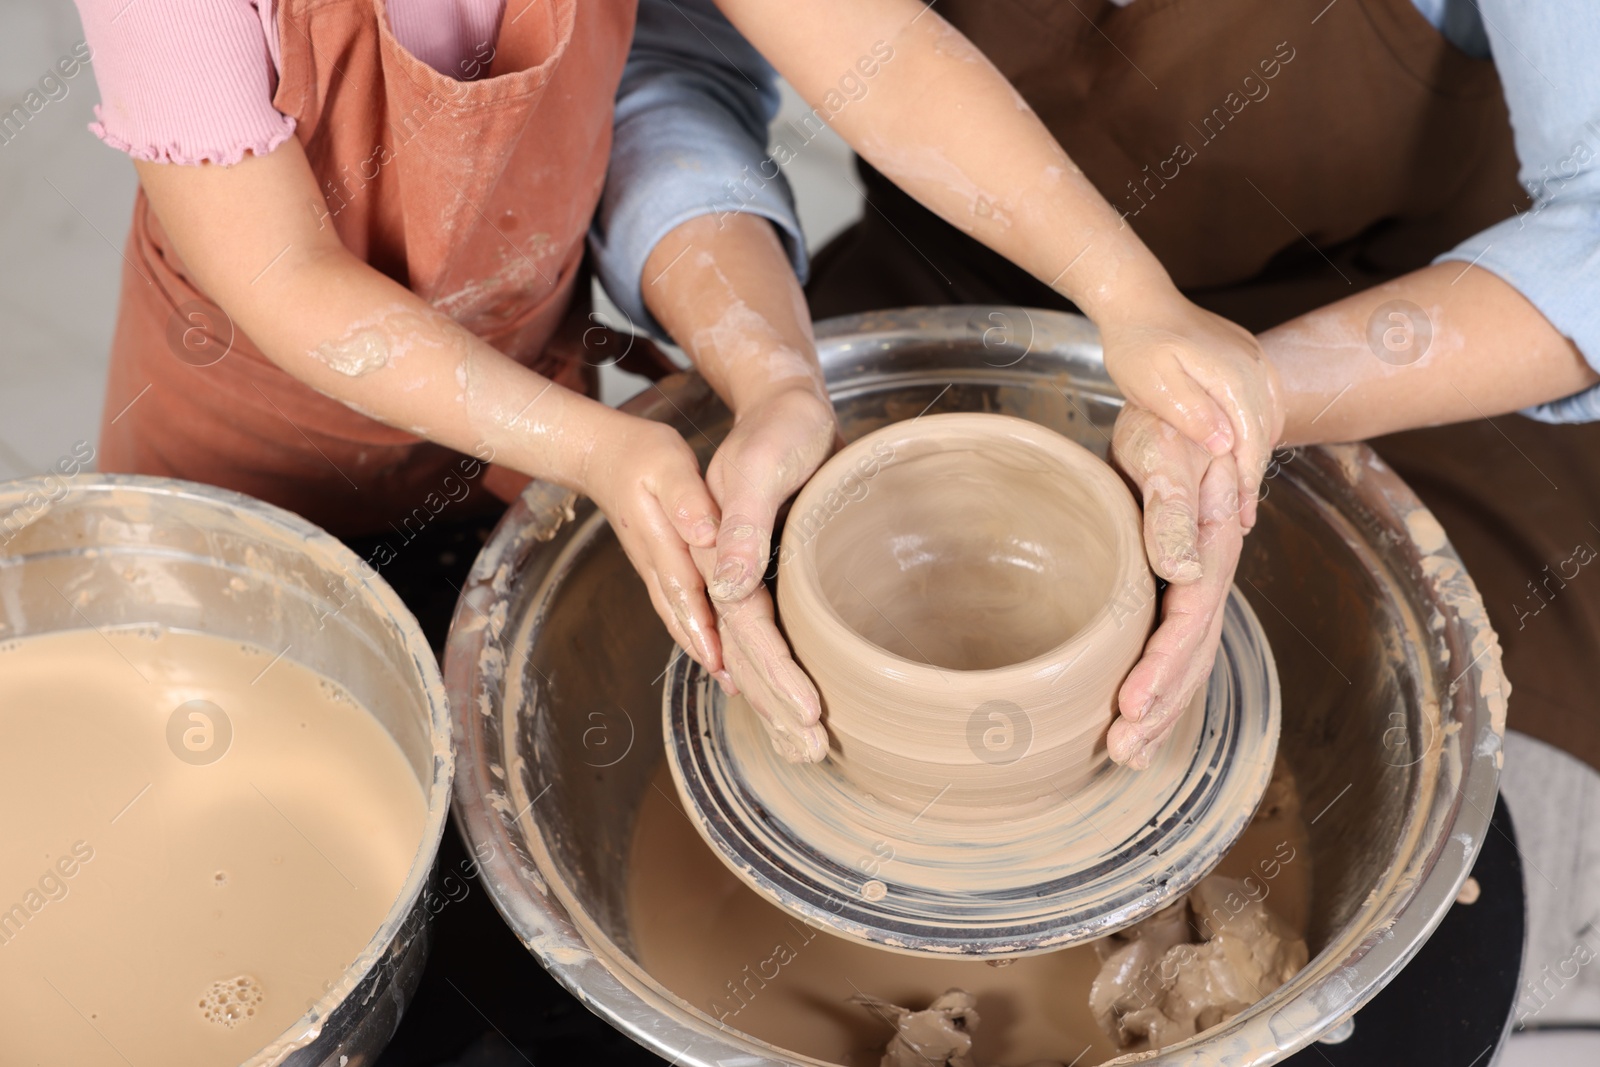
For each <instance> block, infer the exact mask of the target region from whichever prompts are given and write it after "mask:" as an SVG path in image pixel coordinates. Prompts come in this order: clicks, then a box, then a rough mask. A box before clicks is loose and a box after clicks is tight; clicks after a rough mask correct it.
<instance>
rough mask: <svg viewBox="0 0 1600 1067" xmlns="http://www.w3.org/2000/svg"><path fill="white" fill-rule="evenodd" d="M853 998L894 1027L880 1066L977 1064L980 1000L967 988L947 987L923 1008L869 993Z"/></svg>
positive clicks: (971, 1066) (970, 1066)
mask: <svg viewBox="0 0 1600 1067" xmlns="http://www.w3.org/2000/svg"><path fill="white" fill-rule="evenodd" d="M850 999H851V1001H852V1002H854V1003H856V1004H860V1005H861V1006H863V1007H865V1008H870V1009H871V1010H872V1011H873V1012H874V1013H875V1014H877V1015H879V1016H880V1017H881V1018H883V1020H884V1021H885V1022H887V1023H889V1025H891V1026H893V1027H894V1036H893V1037H891V1038H890V1039H889V1043H888V1045H886V1046H884V1050H883V1059H881V1060H879V1061H878V1067H977V1065H976V1063H975V1061H974V1060H973V1059H972V1031H973V1030H974V1029H976V1028H977V1025H978V1001H977V998H976V997H974V996H973V995H972V994H971V993H968V992H967V991H966V990H964V989H951V990H947V991H946V992H944V993H941V994H940V995H939V996H937V997H935V998H934V999H933V1003H931V1004H929V1005H928V1006H927V1007H926V1008H924V1009H923V1010H921V1011H912V1010H911V1009H910V1008H902V1007H901V1006H900V1005H898V1004H891V1003H889V1002H888V1001H887V1000H882V999H880V998H878V997H871V996H867V995H866V994H865V993H862V994H859V995H857V996H854V997H851V998H850Z"/></svg>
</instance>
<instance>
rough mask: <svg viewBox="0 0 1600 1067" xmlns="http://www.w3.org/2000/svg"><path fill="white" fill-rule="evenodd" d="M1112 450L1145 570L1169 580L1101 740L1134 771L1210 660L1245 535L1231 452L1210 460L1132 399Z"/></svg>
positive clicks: (1195, 688) (1207, 673) (1206, 671)
mask: <svg viewBox="0 0 1600 1067" xmlns="http://www.w3.org/2000/svg"><path fill="white" fill-rule="evenodd" d="M1112 453H1113V456H1114V458H1115V460H1116V462H1117V465H1118V466H1119V467H1121V468H1122V470H1123V471H1124V472H1125V473H1126V474H1127V475H1128V477H1129V478H1131V479H1132V480H1133V482H1134V484H1135V485H1136V486H1137V487H1138V489H1139V491H1140V493H1141V495H1142V496H1143V500H1144V538H1145V550H1146V552H1147V553H1148V554H1149V557H1150V566H1151V569H1152V570H1154V571H1155V572H1156V573H1157V574H1158V575H1160V576H1161V577H1162V578H1165V579H1166V580H1167V581H1168V582H1169V583H1171V584H1169V585H1168V586H1167V590H1166V592H1165V594H1164V595H1163V597H1162V601H1161V620H1160V623H1159V625H1158V626H1157V627H1156V630H1155V633H1153V634H1151V636H1150V640H1149V641H1148V642H1146V643H1145V648H1144V654H1143V655H1142V656H1141V657H1140V659H1139V662H1138V663H1137V664H1135V665H1134V668H1133V670H1132V671H1131V672H1130V673H1129V674H1128V677H1127V679H1126V680H1125V681H1124V682H1123V683H1122V689H1121V690H1120V691H1119V692H1118V694H1117V708H1118V710H1119V711H1120V712H1121V714H1120V715H1119V716H1118V718H1117V719H1116V721H1114V722H1113V723H1112V724H1111V731H1110V733H1109V734H1108V735H1107V739H1106V743H1107V747H1108V748H1109V749H1110V753H1111V758H1112V759H1113V760H1115V761H1116V762H1118V763H1123V764H1126V765H1128V766H1130V767H1134V768H1136V769H1143V768H1145V767H1148V766H1149V765H1150V759H1151V757H1152V756H1153V754H1154V752H1155V750H1156V748H1157V747H1158V746H1159V745H1160V744H1161V742H1162V741H1163V740H1165V739H1166V737H1167V735H1168V734H1169V733H1171V731H1172V728H1173V726H1174V725H1175V724H1176V723H1177V720H1178V716H1179V715H1181V714H1182V713H1183V712H1184V710H1185V709H1186V708H1188V706H1189V702H1190V700H1191V699H1192V698H1193V696H1194V694H1195V693H1196V692H1197V691H1198V690H1199V688H1200V686H1201V685H1203V684H1205V681H1206V679H1207V678H1209V677H1210V676H1211V668H1212V666H1213V664H1214V663H1215V662H1216V656H1217V645H1218V642H1219V641H1220V639H1221V636H1222V617H1223V615H1222V609H1223V605H1224V604H1225V603H1226V601H1227V597H1228V590H1229V589H1230V588H1231V587H1232V584H1233V573H1234V569H1235V568H1236V567H1237V566H1238V564H1239V550H1240V547H1241V545H1242V542H1243V538H1244V531H1243V528H1242V527H1241V525H1240V511H1241V508H1240V495H1241V492H1240V487H1239V482H1238V477H1237V471H1236V467H1235V465H1234V461H1233V457H1232V456H1231V455H1228V454H1223V455H1221V456H1215V457H1213V456H1211V455H1209V454H1208V453H1207V452H1206V450H1205V449H1204V448H1203V447H1201V446H1200V445H1197V444H1195V443H1194V442H1193V441H1191V440H1190V439H1189V438H1187V437H1185V436H1184V435H1183V434H1181V433H1179V432H1178V431H1177V430H1176V429H1175V428H1173V427H1172V426H1171V425H1169V424H1168V423H1166V422H1164V421H1162V420H1161V419H1159V418H1157V417H1156V416H1155V415H1154V414H1152V413H1151V412H1150V411H1148V410H1146V409H1144V408H1141V407H1138V406H1136V405H1134V404H1131V403H1130V404H1128V405H1127V406H1125V407H1124V408H1123V409H1122V414H1121V415H1119V416H1118V418H1117V425H1116V430H1115V432H1114V436H1113V439H1112Z"/></svg>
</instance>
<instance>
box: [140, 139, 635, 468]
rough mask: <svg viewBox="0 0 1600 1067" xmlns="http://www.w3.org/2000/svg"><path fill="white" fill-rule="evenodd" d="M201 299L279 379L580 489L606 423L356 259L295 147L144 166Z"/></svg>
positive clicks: (588, 405)
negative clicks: (194, 163) (216, 162)
mask: <svg viewBox="0 0 1600 1067" xmlns="http://www.w3.org/2000/svg"><path fill="white" fill-rule="evenodd" d="M138 169H139V174H140V181H141V183H142V184H143V186H144V188H145V191H146V194H147V195H148V196H149V198H150V201H151V204H152V206H153V207H154V208H155V210H156V213H157V215H158V217H159V218H160V219H161V222H162V226H163V228H164V229H165V230H166V232H167V233H168V235H169V236H170V237H171V239H172V241H173V242H174V244H175V246H176V248H177V250H178V252H179V254H180V255H181V257H182V258H183V261H184V264H185V265H186V267H187V268H188V269H189V271H190V272H191V273H192V275H193V276H194V277H195V279H196V280H197V282H198V283H199V285H200V287H201V288H202V289H203V290H204V291H205V292H206V293H207V294H208V295H209V296H211V298H212V299H213V300H215V301H216V302H217V304H218V305H219V306H220V307H221V308H222V309H223V311H224V312H226V313H227V314H228V316H229V317H230V318H231V319H232V320H233V322H234V324H235V326H236V327H237V328H238V329H239V330H241V331H242V332H243V333H244V334H245V335H247V336H248V337H249V338H250V339H251V341H252V342H253V343H254V344H255V345H256V346H257V347H258V348H260V350H261V351H262V353H263V354H265V355H266V356H267V358H268V359H270V360H272V362H274V363H275V364H277V365H278V366H279V367H281V368H283V369H284V370H285V371H287V372H288V373H289V374H291V375H293V376H294V377H296V378H298V379H299V380H301V381H303V382H305V383H306V384H307V385H310V386H311V387H312V388H314V389H316V390H317V391H318V392H321V393H324V394H326V395H327V396H330V397H333V398H334V399H336V400H339V401H341V402H343V403H345V404H348V405H349V406H351V407H352V408H355V409H356V410H357V411H360V412H361V413H363V414H365V415H367V416H369V417H371V418H374V419H377V420H378V421H380V422H384V423H387V424H388V425H390V426H394V427H397V428H399V429H403V430H407V431H409V432H411V433H415V434H417V435H418V436H421V437H426V438H428V439H430V440H433V441H436V442H438V443H440V444H444V445H447V446H449V447H452V448H456V449H459V450H462V451H464V452H475V453H476V454H478V455H493V456H494V457H495V459H496V461H497V462H499V463H502V464H505V465H507V466H510V467H513V468H515V469H517V470H520V471H522V472H523V473H526V474H530V475H535V476H539V477H544V478H547V479H550V480H552V481H557V482H560V483H561V484H564V485H567V486H569V487H572V488H578V489H581V488H583V484H582V482H583V477H584V473H585V465H586V463H587V461H588V457H589V454H590V452H591V451H592V447H593V442H594V440H595V437H596V436H597V434H598V433H599V431H600V424H601V423H602V422H603V421H604V420H605V419H606V418H608V417H615V416H614V413H611V412H610V411H609V409H607V408H605V407H604V406H602V405H600V404H597V403H595V402H593V401H591V400H588V399H586V398H584V397H580V396H577V395H576V394H574V393H572V392H570V391H568V390H565V389H563V388H561V387H559V386H556V385H554V384H553V383H552V382H550V381H549V380H548V379H546V378H544V377H542V376H540V375H538V374H536V373H534V372H533V371H531V370H529V369H527V368H526V367H523V366H521V365H520V364H518V363H516V362H515V361H513V360H511V359H509V358H508V357H506V356H505V355H503V354H502V353H500V352H499V351H497V350H495V349H494V348H492V347H491V346H489V345H487V344H485V343H484V342H483V341H481V340H479V339H478V338H477V337H475V336H474V335H473V334H471V333H470V332H468V331H467V330H465V329H463V328H462V327H460V326H459V325H457V324H456V323H455V322H454V321H453V320H452V319H450V318H449V317H448V316H446V315H443V314H441V313H439V312H438V311H435V310H434V309H433V308H432V307H430V306H429V305H428V304H427V303H426V302H425V301H423V300H422V299H420V298H419V297H417V296H416V295H415V294H414V293H412V292H410V291H409V290H408V289H406V288H405V287H404V286H402V285H400V284H398V283H397V282H395V281H393V280H392V279H390V278H388V277H386V276H385V275H383V274H381V273H380V272H378V271H377V270H374V269H373V268H372V267H370V266H368V265H367V264H366V263H364V262H362V261H361V260H359V259H357V258H356V257H355V256H353V255H351V254H350V253H349V252H348V251H347V250H346V249H345V248H344V247H343V245H342V244H341V243H340V241H339V238H338V236H337V235H336V234H335V233H334V232H333V230H332V228H331V227H325V226H324V225H323V222H322V221H319V220H323V221H325V219H326V208H325V207H324V205H323V201H322V197H321V194H320V193H319V192H318V190H317V188H316V185H315V182H314V179H313V178H312V176H311V172H310V168H309V167H308V166H307V165H306V162H305V157H304V155H303V154H302V153H301V150H300V146H299V144H298V142H295V141H293V140H291V141H289V142H287V143H285V144H284V145H283V146H281V147H280V148H279V149H277V150H276V151H274V152H273V153H271V154H270V155H267V156H263V157H254V156H247V157H246V158H245V159H244V161H243V162H241V163H239V164H237V165H235V166H232V167H216V166H209V165H207V166H201V167H184V166H175V165H170V164H139V165H138Z"/></svg>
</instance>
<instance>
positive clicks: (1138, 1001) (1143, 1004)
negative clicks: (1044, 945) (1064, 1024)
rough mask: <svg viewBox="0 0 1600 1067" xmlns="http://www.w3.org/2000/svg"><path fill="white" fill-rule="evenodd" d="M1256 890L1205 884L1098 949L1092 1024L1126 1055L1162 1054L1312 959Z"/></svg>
mask: <svg viewBox="0 0 1600 1067" xmlns="http://www.w3.org/2000/svg"><path fill="white" fill-rule="evenodd" d="M1264 901H1265V897H1264V896H1263V895H1261V894H1260V892H1259V890H1257V891H1256V892H1254V893H1252V892H1251V891H1250V889H1249V887H1248V886H1247V884H1246V883H1245V882H1241V881H1238V880H1236V879H1232V878H1224V877H1221V876H1220V875H1212V876H1211V877H1209V878H1206V879H1204V880H1203V881H1201V883H1200V884H1199V885H1197V886H1195V888H1194V889H1193V890H1191V891H1190V892H1189V894H1188V895H1187V896H1186V897H1184V898H1183V899H1182V900H1181V901H1179V902H1178V903H1176V904H1174V905H1171V906H1169V907H1167V908H1165V909H1163V910H1161V911H1159V912H1157V913H1156V914H1155V915H1152V916H1151V917H1150V918H1148V919H1146V920H1144V921H1143V922H1141V923H1138V924H1137V925H1135V926H1133V927H1131V928H1130V929H1128V930H1124V931H1123V932H1121V933H1119V934H1115V935H1113V936H1111V937H1109V938H1107V939H1105V940H1104V941H1102V942H1100V943H1098V944H1097V946H1096V949H1097V951H1098V952H1099V953H1100V955H1101V959H1102V963H1101V965H1100V973H1099V975H1098V976H1096V978H1095V980H1094V985H1093V986H1092V987H1091V989H1090V993H1089V1007H1090V1010H1091V1011H1092V1012H1093V1013H1094V1017H1095V1021H1096V1022H1098V1023H1099V1024H1100V1027H1101V1028H1102V1029H1103V1030H1105V1032H1106V1033H1107V1034H1109V1035H1110V1036H1111V1037H1112V1039H1113V1040H1115V1041H1116V1042H1117V1046H1118V1047H1119V1048H1120V1049H1123V1050H1124V1051H1130V1050H1131V1051H1145V1050H1149V1049H1160V1048H1165V1047H1167V1046H1169V1045H1174V1044H1176V1043H1178V1042H1179V1041H1183V1040H1186V1039H1188V1038H1191V1037H1193V1036H1194V1035H1195V1034H1197V1033H1199V1032H1201V1031H1203V1030H1208V1029H1210V1028H1211V1027H1213V1026H1216V1025H1218V1024H1220V1023H1224V1022H1226V1021H1228V1020H1229V1019H1231V1018H1233V1017H1234V1016H1235V1015H1238V1014H1239V1013H1240V1012H1241V1011H1244V1010H1245V1009H1246V1008H1248V1007H1249V1006H1250V1005H1252V1004H1254V1003H1256V1002H1257V1001H1259V1000H1261V999H1262V998H1263V997H1265V996H1266V995H1267V994H1268V993H1271V992H1272V991H1273V990H1275V989H1277V988H1278V987H1279V986H1281V985H1282V984H1283V983H1285V982H1287V981H1288V980H1289V979H1290V978H1293V977H1294V975H1295V974H1296V973H1297V972H1298V971H1299V970H1300V968H1302V967H1304V966H1305V965H1306V961H1307V960H1308V959H1309V958H1310V956H1309V953H1308V951H1307V949H1306V943H1305V941H1304V939H1302V938H1301V937H1299V936H1298V935H1297V934H1296V933H1295V931H1294V930H1292V929H1291V928H1290V927H1289V926H1288V924H1287V923H1285V922H1284V921H1283V920H1282V919H1280V918H1278V917H1277V916H1276V915H1274V914H1273V913H1272V912H1271V911H1270V910H1269V909H1268V908H1267V906H1266V904H1265V903H1264Z"/></svg>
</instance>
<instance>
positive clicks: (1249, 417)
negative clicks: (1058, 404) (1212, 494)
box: [1096, 289, 1283, 581]
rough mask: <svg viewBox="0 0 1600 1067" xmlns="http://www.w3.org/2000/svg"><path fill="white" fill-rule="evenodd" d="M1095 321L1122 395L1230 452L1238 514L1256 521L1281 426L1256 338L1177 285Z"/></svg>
mask: <svg viewBox="0 0 1600 1067" xmlns="http://www.w3.org/2000/svg"><path fill="white" fill-rule="evenodd" d="M1096 322H1097V325H1098V326H1099V327H1100V335H1101V340H1102V342H1103V343H1104V346H1105V353H1106V370H1107V372H1108V373H1109V374H1110V375H1111V377H1112V380H1114V381H1115V382H1116V383H1117V386H1118V388H1120V389H1121V390H1122V393H1123V395H1124V396H1126V397H1127V398H1128V399H1129V400H1130V401H1131V402H1133V403H1134V404H1137V405H1138V406H1140V407H1142V408H1145V409H1147V410H1149V411H1150V412H1152V413H1154V414H1155V415H1157V416H1158V417H1160V418H1161V419H1162V420H1163V421H1165V422H1166V423H1168V424H1169V425H1170V426H1172V427H1174V428H1175V429H1177V430H1178V431H1179V432H1181V433H1182V434H1183V435H1184V436H1185V437H1187V438H1188V439H1189V440H1190V441H1192V442H1194V443H1195V444H1196V445H1198V446H1200V448H1201V449H1202V450H1203V451H1205V452H1206V453H1207V454H1209V455H1212V456H1223V455H1231V456H1232V457H1233V461H1234V468H1235V470H1236V471H1237V473H1238V481H1239V519H1240V522H1241V524H1242V526H1243V528H1244V530H1245V532H1246V533H1248V532H1249V531H1250V529H1251V527H1253V526H1255V523H1256V498H1257V496H1258V494H1259V493H1260V490H1261V479H1262V478H1263V476H1264V475H1265V474H1266V471H1267V467H1268V465H1269V464H1270V463H1271V462H1272V449H1273V448H1274V447H1275V446H1276V445H1277V443H1278V439H1279V437H1280V436H1281V434H1282V432H1283V412H1282V403H1281V401H1280V393H1281V388H1280V386H1279V382H1278V372H1277V369H1276V368H1275V367H1274V366H1273V364H1272V363H1271V362H1270V361H1269V360H1268V359H1267V358H1266V353H1265V352H1263V350H1262V347H1261V344H1260V342H1258V341H1257V340H1256V338H1255V337H1254V336H1253V335H1251V333H1250V332H1249V331H1248V330H1245V329H1244V328H1243V327H1240V326H1237V325H1235V324H1234V323H1232V322H1229V321H1228V320H1227V319H1224V318H1222V317H1221V316H1218V315H1214V314H1212V313H1211V312H1209V311H1206V310H1204V309H1203V308H1200V307H1197V306H1195V305H1194V304H1192V303H1190V302H1189V301H1188V300H1187V299H1185V298H1184V297H1183V296H1182V295H1181V294H1179V293H1178V292H1177V290H1175V289H1174V290H1172V291H1171V292H1170V293H1169V294H1168V295H1167V296H1166V297H1165V298H1164V299H1160V300H1156V301H1153V302H1152V303H1151V304H1150V305H1148V306H1146V307H1144V308H1142V309H1140V310H1139V312H1138V313H1137V314H1135V315H1133V316H1131V317H1124V316H1122V315H1120V314H1118V315H1111V316H1102V317H1101V318H1100V319H1098V320H1096ZM1151 558H1152V559H1154V558H1155V557H1154V555H1152V557H1151ZM1158 573H1159V571H1158ZM1162 577H1167V576H1166V575H1162ZM1168 580H1169V581H1170V580H1173V579H1171V578H1169V579H1168Z"/></svg>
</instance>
